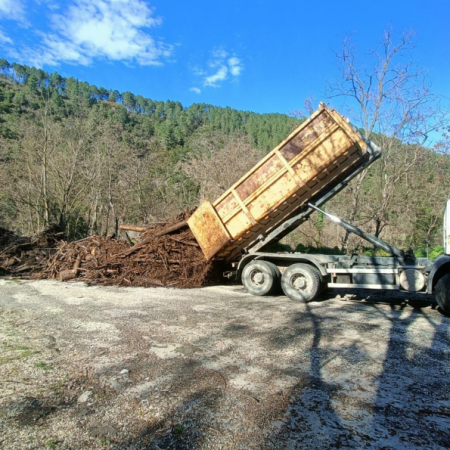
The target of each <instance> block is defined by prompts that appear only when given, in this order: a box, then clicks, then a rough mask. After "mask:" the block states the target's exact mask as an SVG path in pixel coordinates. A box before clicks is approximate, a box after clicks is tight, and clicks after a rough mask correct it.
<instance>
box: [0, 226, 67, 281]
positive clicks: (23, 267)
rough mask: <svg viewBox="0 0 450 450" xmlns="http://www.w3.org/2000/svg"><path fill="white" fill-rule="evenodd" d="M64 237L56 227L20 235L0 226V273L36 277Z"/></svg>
mask: <svg viewBox="0 0 450 450" xmlns="http://www.w3.org/2000/svg"><path fill="white" fill-rule="evenodd" d="M64 238H65V234H64V233H63V232H62V231H61V230H60V229H59V228H57V227H53V228H51V229H48V230H46V231H44V232H42V233H39V234H37V235H35V236H32V237H21V236H18V235H17V234H15V233H13V232H12V231H9V230H6V229H5V228H1V227H0V275H13V276H20V277H22V278H27V277H30V276H33V277H37V276H38V275H37V274H39V273H40V272H42V270H44V269H45V268H46V267H47V265H48V261H49V259H51V257H52V256H53V254H54V253H55V252H56V250H57V248H58V245H59V244H60V242H61V241H62V239H64Z"/></svg>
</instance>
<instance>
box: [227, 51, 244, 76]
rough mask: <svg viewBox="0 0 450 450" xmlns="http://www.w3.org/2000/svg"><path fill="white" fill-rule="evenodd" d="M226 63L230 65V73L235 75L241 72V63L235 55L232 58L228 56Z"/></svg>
mask: <svg viewBox="0 0 450 450" xmlns="http://www.w3.org/2000/svg"><path fill="white" fill-rule="evenodd" d="M228 65H229V66H230V73H231V75H234V76H235V77H237V76H238V75H239V74H240V73H241V70H242V63H241V60H240V59H239V58H236V57H235V56H234V57H233V58H230V59H229V60H228Z"/></svg>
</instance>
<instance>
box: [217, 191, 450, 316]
mask: <svg viewBox="0 0 450 450" xmlns="http://www.w3.org/2000/svg"><path fill="white" fill-rule="evenodd" d="M333 192H334V191H333ZM309 206H310V208H311V209H312V210H315V209H317V210H319V211H321V212H322V213H323V214H324V215H325V216H326V217H328V218H330V219H331V220H333V221H334V222H336V223H338V224H339V225H341V226H342V227H343V228H344V229H346V230H348V231H350V232H352V233H354V234H356V235H358V236H360V237H361V238H363V239H365V240H367V241H368V242H370V243H371V244H372V245H374V246H376V247H378V248H380V249H383V250H384V251H387V252H389V253H391V254H392V256H381V257H370V256H361V255H351V256H349V255H323V254H305V253H269V252H258V251H256V252H253V253H248V254H246V255H244V256H243V257H242V258H241V260H240V261H239V263H238V264H237V270H235V271H231V272H228V276H229V277H232V276H235V277H236V278H237V279H241V281H242V284H243V285H244V286H245V287H246V288H247V290H248V291H249V292H250V293H251V294H254V295H268V294H273V293H274V292H276V291H277V290H278V287H279V286H280V285H281V288H282V289H283V291H284V293H285V294H286V295H287V296H288V297H290V298H291V299H292V300H297V301H309V300H313V299H314V298H315V297H316V296H317V295H318V294H319V293H320V292H321V291H322V290H323V289H324V288H345V289H377V290H397V291H402V292H413V293H417V294H435V298H436V301H437V303H438V304H439V306H440V308H441V311H442V312H444V313H445V314H447V315H450V255H449V254H448V250H449V249H448V248H447V247H450V221H446V220H444V246H445V244H448V245H447V246H446V247H445V248H446V250H445V251H446V254H444V255H442V256H440V257H439V258H437V259H436V260H435V261H434V262H432V261H430V260H429V259H428V258H416V257H415V255H414V253H413V251H412V249H408V250H407V251H402V250H399V249H397V248H395V247H393V246H391V245H389V244H387V243H386V242H384V241H383V240H382V239H380V238H378V237H375V236H373V235H371V234H369V233H366V232H364V231H363V230H361V229H359V228H358V227H356V226H354V225H352V224H350V223H348V222H346V221H345V220H343V219H340V218H339V217H337V216H334V215H332V214H330V213H328V212H326V211H323V210H321V209H320V208H318V207H317V206H316V205H314V204H311V203H310V204H309ZM311 212H312V211H309V213H311ZM447 215H448V216H449V217H450V199H449V200H448V201H447V207H446V212H445V217H447ZM302 219H303V216H301V217H300V216H299V217H297V220H299V221H301V220H302ZM278 231H279V233H277V234H276V237H277V238H278V237H279V236H280V234H281V233H283V232H285V230H284V229H283V230H278ZM224 275H225V276H226V274H224Z"/></svg>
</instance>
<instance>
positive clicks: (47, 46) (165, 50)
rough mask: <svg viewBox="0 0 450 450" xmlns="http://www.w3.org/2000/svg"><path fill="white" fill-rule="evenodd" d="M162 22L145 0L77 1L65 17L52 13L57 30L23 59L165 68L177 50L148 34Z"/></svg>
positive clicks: (52, 22)
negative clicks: (114, 62) (162, 65)
mask: <svg viewBox="0 0 450 450" xmlns="http://www.w3.org/2000/svg"><path fill="white" fill-rule="evenodd" d="M1 1H6V0H0V2H1ZM8 1H9V0H8ZM61 11H62V10H61ZM160 23H161V19H160V18H158V17H155V16H154V11H153V9H152V8H150V7H149V6H148V4H147V2H146V1H144V0H73V2H72V3H71V5H70V6H69V7H68V8H66V9H64V12H60V13H53V14H52V16H51V28H52V31H51V32H49V33H46V34H41V36H42V43H41V45H40V46H38V47H37V48H36V49H28V50H25V51H22V55H23V57H25V58H27V60H28V61H29V62H31V63H33V64H37V65H39V66H42V65H45V64H47V65H57V64H58V63H60V62H67V63H73V64H82V65H87V64H90V63H91V62H92V61H93V60H94V59H96V58H102V59H106V60H110V61H124V62H128V63H138V64H140V65H160V64H162V60H163V59H164V58H167V57H168V56H170V54H171V53H172V48H173V47H172V46H171V45H166V44H164V43H162V42H158V41H156V40H155V39H154V38H153V37H152V36H151V35H150V34H148V32H147V29H148V28H152V27H155V26H157V25H159V24H160Z"/></svg>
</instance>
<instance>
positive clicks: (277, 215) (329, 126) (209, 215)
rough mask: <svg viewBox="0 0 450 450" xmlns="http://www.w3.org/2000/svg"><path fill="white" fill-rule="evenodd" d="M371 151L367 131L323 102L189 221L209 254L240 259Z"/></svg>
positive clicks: (215, 256) (210, 255) (209, 256)
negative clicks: (363, 135)
mask: <svg viewBox="0 0 450 450" xmlns="http://www.w3.org/2000/svg"><path fill="white" fill-rule="evenodd" d="M367 153H368V148H367V144H366V142H365V141H364V140H363V139H362V138H361V136H360V135H359V134H358V133H357V132H356V131H355V130H354V129H353V128H352V127H351V126H350V125H349V124H348V123H347V122H346V121H345V120H344V119H343V118H342V116H340V115H339V113H337V112H336V111H335V110H332V109H329V108H327V107H326V106H324V105H323V104H321V106H320V107H319V109H318V110H317V111H316V112H315V113H314V114H312V115H311V117H310V118H309V119H308V120H306V121H305V122H303V123H302V124H301V125H300V126H299V127H298V128H297V129H296V130H295V131H294V132H293V133H292V134H291V135H290V136H289V137H288V138H287V139H285V140H284V141H283V142H281V143H280V144H279V145H278V146H277V147H275V148H274V149H273V150H272V151H271V152H270V153H269V154H268V155H267V156H266V157H265V158H263V159H262V160H261V161H260V162H259V163H258V164H256V166H255V167H253V168H252V169H251V170H250V171H249V172H248V173H247V174H246V175H244V176H243V177H242V178H241V179H240V180H239V181H238V182H237V183H235V184H234V185H233V186H232V187H231V188H230V189H228V190H227V191H226V192H225V193H224V194H223V195H222V196H221V197H219V198H218V199H217V200H216V201H215V202H214V203H210V202H203V203H202V204H201V205H200V206H199V208H198V209H197V210H196V211H195V213H194V214H193V215H192V216H191V217H190V218H189V220H188V225H189V227H190V228H191V230H192V232H193V233H194V235H195V237H196V239H197V241H198V242H199V244H200V246H201V248H202V250H203V253H204V255H205V257H206V258H207V259H212V258H215V259H223V260H225V261H232V260H236V259H239V256H240V253H241V250H242V249H244V248H247V247H248V246H249V245H250V244H251V243H252V242H254V241H255V239H256V238H257V237H258V236H259V235H264V234H265V233H266V232H267V231H268V230H269V229H273V227H274V224H281V223H283V222H284V221H286V220H288V219H289V218H290V217H292V216H293V215H294V214H296V213H297V212H298V211H299V209H301V208H302V207H303V205H305V204H306V203H307V202H308V201H309V200H310V199H311V198H313V197H314V196H316V195H317V194H318V193H319V192H320V191H321V190H323V189H324V188H326V187H327V186H328V185H330V184H332V183H333V182H335V181H336V179H337V178H340V177H342V175H343V174H345V173H348V172H351V170H352V167H354V166H355V165H356V164H357V163H358V162H359V161H361V160H363V159H365V158H366V157H367ZM242 157H243V158H245V155H242Z"/></svg>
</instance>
